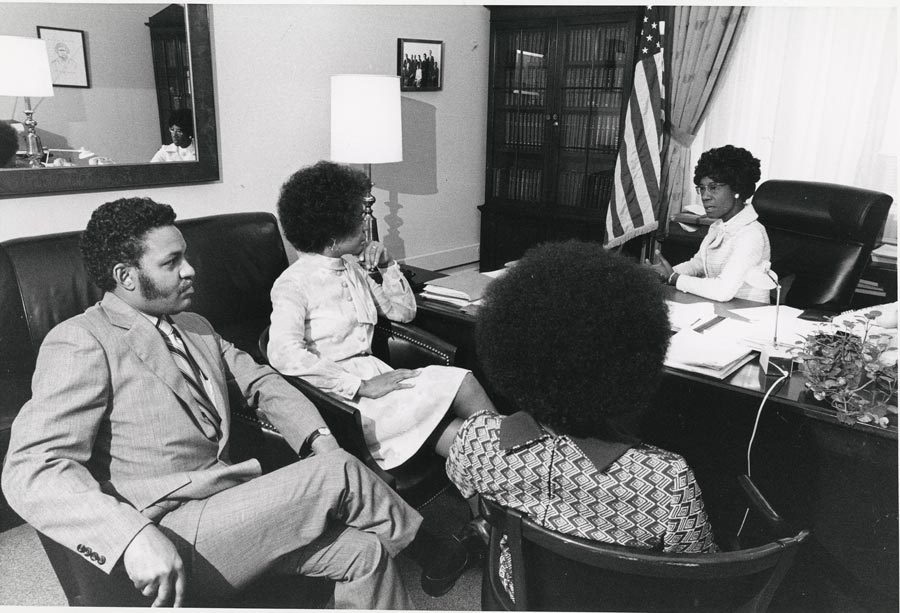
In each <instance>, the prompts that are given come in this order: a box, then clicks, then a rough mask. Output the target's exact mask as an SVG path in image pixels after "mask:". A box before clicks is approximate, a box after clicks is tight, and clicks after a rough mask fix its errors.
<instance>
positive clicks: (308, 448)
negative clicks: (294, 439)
mask: <svg viewBox="0 0 900 613" xmlns="http://www.w3.org/2000/svg"><path fill="white" fill-rule="evenodd" d="M320 436H331V430H329V429H328V428H326V427H324V426H323V427H321V428H316V429H315V430H313V431H312V433H311V434H310V435H309V436H307V437H306V440H305V441H303V444H302V445H300V450H299V451H298V452H297V455H298V456H300V459H301V460H302V459H304V458H308V457H309V456H310V455H312V444H313V442H315V440H316V439H317V438H319V437H320Z"/></svg>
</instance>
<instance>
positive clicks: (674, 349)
mask: <svg viewBox="0 0 900 613" xmlns="http://www.w3.org/2000/svg"><path fill="white" fill-rule="evenodd" d="M713 327H714V328H715V327H717V326H713ZM752 356H753V354H752V351H751V350H750V349H749V348H747V347H746V346H745V345H743V344H741V343H738V342H727V341H725V340H723V339H722V338H719V337H716V336H711V335H709V334H700V333H698V332H694V331H693V330H691V329H684V330H681V331H680V332H678V333H676V334H674V335H672V338H671V339H670V340H669V350H668V352H667V353H666V360H665V365H666V366H668V367H670V368H678V369H681V370H689V371H692V372H698V373H701V374H705V375H709V376H712V377H716V378H719V379H723V378H725V377H727V376H728V375H729V374H731V373H732V372H734V371H735V370H736V369H737V368H738V367H740V366H741V365H743V364H745V363H746V362H748V361H749V360H750V359H752Z"/></svg>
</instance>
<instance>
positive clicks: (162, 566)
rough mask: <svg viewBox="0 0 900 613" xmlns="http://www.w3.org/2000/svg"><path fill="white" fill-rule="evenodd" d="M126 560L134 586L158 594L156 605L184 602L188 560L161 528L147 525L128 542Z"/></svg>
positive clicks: (147, 592)
mask: <svg viewBox="0 0 900 613" xmlns="http://www.w3.org/2000/svg"><path fill="white" fill-rule="evenodd" d="M123 561H124V563H125V571H126V572H127V573H128V577H129V578H130V579H131V581H132V583H134V587H136V588H137V589H139V590H140V591H141V594H143V595H144V596H146V597H148V598H154V601H153V606H154V607H163V606H167V605H170V604H171V605H172V606H175V607H180V606H181V604H182V602H183V601H184V588H185V583H186V579H185V575H184V564H183V563H182V562H181V556H179V555H178V550H176V549H175V545H173V544H172V541H170V540H169V539H168V538H166V535H165V534H163V533H162V531H161V530H160V529H159V528H157V527H156V526H155V525H153V524H148V525H146V526H144V529H143V530H141V531H140V532H138V533H137V535H136V536H135V537H134V540H132V541H131V543H129V544H128V547H127V548H126V549H125V555H124V556H123Z"/></svg>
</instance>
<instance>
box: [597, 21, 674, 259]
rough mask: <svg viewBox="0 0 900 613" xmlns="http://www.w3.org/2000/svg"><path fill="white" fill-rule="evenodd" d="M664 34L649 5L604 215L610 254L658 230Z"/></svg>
mask: <svg viewBox="0 0 900 613" xmlns="http://www.w3.org/2000/svg"><path fill="white" fill-rule="evenodd" d="M662 29H663V24H662V23H661V22H660V20H659V11H658V9H657V8H656V7H653V6H648V7H647V9H646V11H645V13H644V23H643V26H642V27H641V37H640V41H639V43H638V56H639V58H640V59H639V60H638V62H637V64H636V65H635V67H634V88H632V90H631V98H630V99H629V101H628V109H627V111H626V113H625V130H624V132H625V133H624V134H623V137H622V140H621V144H620V145H619V157H618V159H617V160H616V170H615V175H614V177H613V193H612V196H611V198H610V201H609V211H608V213H607V215H606V242H605V243H604V245H605V246H606V248H607V249H609V248H612V247H617V246H619V245H621V244H622V243H624V242H625V241H628V240H630V239H632V238H634V237H636V236H641V235H642V234H647V233H648V232H653V231H654V230H656V228H657V226H658V225H659V224H658V215H659V207H660V192H659V176H660V173H659V171H660V161H659V147H660V143H661V138H662V120H663V99H664V97H665V92H664V91H663V78H662V77H663V46H662V35H663V32H662Z"/></svg>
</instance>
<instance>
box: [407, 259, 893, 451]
mask: <svg viewBox="0 0 900 613" xmlns="http://www.w3.org/2000/svg"><path fill="white" fill-rule="evenodd" d="M404 268H409V269H412V272H414V273H415V276H414V277H413V282H414V283H415V284H416V285H418V284H419V283H424V282H427V281H428V280H430V279H434V278H437V277H440V276H445V275H443V274H442V273H436V272H433V271H428V270H424V269H421V268H415V267H411V266H404ZM666 298H667V299H668V300H672V301H673V302H678V303H682V304H690V303H694V302H709V301H708V300H706V299H704V298H701V297H699V296H694V295H693V294H688V293H685V292H679V291H678V290H676V289H675V288H674V287H666ZM416 301H417V303H418V308H419V311H420V312H422V313H424V314H427V315H429V316H436V317H439V318H442V319H445V320H450V321H452V322H454V323H457V324H458V325H460V326H462V327H467V328H470V327H473V326H474V323H475V317H476V313H477V307H465V308H460V307H456V306H453V305H450V304H446V303H442V302H437V301H434V300H429V299H428V298H423V297H422V296H420V295H418V294H417V296H416ZM713 305H714V307H715V310H716V315H721V316H722V317H731V316H732V314H731V313H730V311H731V310H732V309H740V308H748V307H758V306H760V303H758V302H752V301H750V300H742V299H734V300H730V301H728V302H714V303H713ZM664 371H665V372H666V374H667V375H671V376H677V377H681V378H683V379H688V380H693V381H697V382H699V383H702V384H705V385H711V386H715V387H719V388H722V389H729V390H733V391H738V392H740V393H744V394H750V395H754V396H759V398H760V400H762V397H763V396H764V395H765V394H766V392H767V390H768V389H769V387H770V386H771V385H772V384H773V383H775V381H776V378H775V377H771V376H770V377H766V375H765V372H764V371H763V370H762V368H761V366H760V364H759V360H758V359H754V360H751V361H750V362H748V363H747V364H745V365H744V366H742V367H741V368H739V369H738V370H737V371H735V372H734V373H733V374H732V375H730V376H729V377H726V378H725V379H722V380H718V379H715V378H713V377H708V376H705V375H700V374H695V373H690V372H685V371H681V370H677V369H674V368H669V367H665V368H664ZM771 399H772V400H773V401H775V402H778V403H779V404H783V405H787V406H790V407H792V408H793V409H795V410H799V411H801V412H802V413H803V414H805V415H808V416H810V417H814V418H817V419H824V420H826V421H836V418H835V410H834V409H832V408H831V407H829V406H827V405H826V404H824V403H822V402H819V401H816V400H815V399H813V398H812V397H811V395H810V394H809V393H808V392H807V390H806V386H805V383H804V380H803V375H802V374H801V373H799V372H797V371H795V372H794V373H793V374H792V375H791V376H790V377H788V378H787V379H786V380H785V381H783V382H782V383H780V384H779V386H778V388H777V389H776V390H775V391H773V392H772V394H771ZM852 427H853V428H855V429H859V430H863V431H868V432H871V433H872V434H874V435H876V436H880V437H886V438H891V439H893V440H897V416H896V415H893V416H892V418H891V425H890V426H889V427H888V428H886V429H885V428H880V427H878V426H873V425H870V424H862V423H860V424H855V425H854V426H852Z"/></svg>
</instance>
